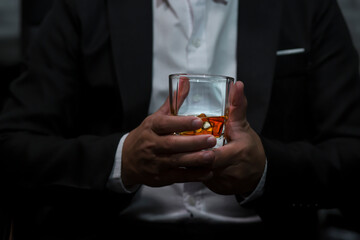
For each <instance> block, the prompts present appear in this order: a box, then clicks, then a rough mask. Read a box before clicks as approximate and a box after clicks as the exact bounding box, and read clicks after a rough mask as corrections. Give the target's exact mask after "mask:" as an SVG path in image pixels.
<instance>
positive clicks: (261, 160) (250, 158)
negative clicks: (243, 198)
mask: <svg viewBox="0 0 360 240" xmlns="http://www.w3.org/2000/svg"><path fill="white" fill-rule="evenodd" d="M246 107H247V100H246V97H245V94H244V85H243V83H242V82H236V84H235V85H233V86H232V88H231V90H230V109H229V119H228V121H227V123H226V128H225V131H226V132H225V136H226V139H227V141H228V144H227V145H225V146H223V147H220V148H217V149H214V152H215V161H214V164H213V177H212V178H211V179H209V180H206V181H204V184H205V185H206V186H207V187H208V188H209V189H210V190H212V191H214V192H216V193H219V194H241V195H246V194H248V193H251V192H252V191H253V190H254V189H255V188H256V186H257V184H258V183H259V181H260V179H261V176H262V174H263V172H264V168H265V162H266V156H265V152H264V148H263V146H262V143H261V140H260V138H259V136H258V135H257V134H256V133H255V131H254V130H253V129H252V128H251V127H250V125H249V123H248V121H247V120H246Z"/></svg>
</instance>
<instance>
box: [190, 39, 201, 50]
mask: <svg viewBox="0 0 360 240" xmlns="http://www.w3.org/2000/svg"><path fill="white" fill-rule="evenodd" d="M192 44H193V46H194V47H196V48H199V47H200V46H201V40H200V39H198V38H196V39H194V40H193V41H192Z"/></svg>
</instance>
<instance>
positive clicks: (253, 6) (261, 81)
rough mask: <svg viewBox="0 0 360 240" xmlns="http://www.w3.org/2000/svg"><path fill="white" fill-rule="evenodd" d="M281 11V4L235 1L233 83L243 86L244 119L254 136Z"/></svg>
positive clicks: (264, 99)
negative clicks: (234, 81)
mask: <svg viewBox="0 0 360 240" xmlns="http://www.w3.org/2000/svg"><path fill="white" fill-rule="evenodd" d="M281 10H282V4H281V0H240V1H239V15H238V21H239V25H238V48H237V59H238V62H237V66H238V67H237V79H238V80H240V81H243V82H244V85H245V94H246V97H247V100H248V109H247V119H248V121H249V123H250V124H251V126H252V128H254V129H255V131H258V132H260V131H261V129H262V127H263V124H264V120H265V117H266V113H267V109H268V104H269V101H270V95H271V86H272V81H273V75H274V68H275V61H276V50H277V46H278V35H279V29H280V21H281Z"/></svg>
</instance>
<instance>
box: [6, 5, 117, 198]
mask: <svg viewBox="0 0 360 240" xmlns="http://www.w3.org/2000/svg"><path fill="white" fill-rule="evenodd" d="M54 2H55V6H54V7H53V9H52V11H51V13H50V14H49V16H48V17H47V18H46V20H45V22H44V24H43V26H42V28H41V30H40V32H39V34H38V36H37V39H36V41H33V44H32V46H31V47H30V51H29V54H28V59H27V60H28V61H27V63H28V64H27V66H28V69H27V71H26V73H24V74H23V75H22V76H21V77H20V78H18V79H17V80H15V81H14V82H13V83H12V85H11V97H10V99H9V100H8V101H7V103H6V106H5V108H4V110H3V112H2V114H1V117H0V158H1V176H2V178H4V181H5V182H7V184H10V185H11V186H16V187H20V188H25V189H41V188H43V187H47V188H49V187H50V188H52V187H65V188H66V187H70V188H72V189H85V190H88V189H91V190H100V191H101V190H104V189H105V187H106V183H107V181H108V178H109V175H110V173H111V169H112V166H113V163H114V159H115V152H116V149H117V145H118V143H119V140H120V138H121V136H122V134H120V133H113V134H107V135H103V136H97V135H90V134H89V135H86V134H81V135H77V134H74V133H76V132H77V131H76V126H78V124H79V123H78V122H77V121H78V120H77V118H76V116H77V114H78V113H79V108H81V104H80V100H83V98H84V97H85V95H86V94H85V93H84V90H83V88H82V84H83V81H84V79H83V78H82V74H81V40H82V39H81V30H80V21H79V19H78V17H77V13H76V8H75V7H74V6H72V5H73V4H75V2H76V1H54ZM80 124H81V123H80ZM5 179H6V180H5ZM4 181H2V182H4Z"/></svg>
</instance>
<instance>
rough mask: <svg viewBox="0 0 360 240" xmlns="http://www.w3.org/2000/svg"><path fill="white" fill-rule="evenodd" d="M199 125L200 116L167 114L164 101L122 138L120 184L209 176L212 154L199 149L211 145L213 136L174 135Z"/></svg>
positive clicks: (159, 183)
mask: <svg viewBox="0 0 360 240" xmlns="http://www.w3.org/2000/svg"><path fill="white" fill-rule="evenodd" d="M201 126H202V121H201V119H200V118H197V117H190V116H189V117H180V116H171V115H169V101H168V100H167V101H166V102H165V103H164V105H163V106H162V107H161V108H160V109H159V110H158V111H157V112H156V113H154V114H153V115H151V116H149V117H147V118H146V119H145V120H144V121H143V122H142V123H141V125H140V126H139V127H137V128H136V129H134V130H133V131H131V132H130V133H129V135H128V136H127V137H126V140H125V142H124V146H123V153H122V173H121V174H122V181H123V183H124V185H125V186H131V185H134V184H145V185H148V186H152V187H159V186H165V185H169V184H172V183H177V182H194V181H196V182H199V181H204V180H206V179H207V178H209V177H210V176H211V175H212V172H211V165H212V164H213V160H214V158H215V154H214V152H212V151H211V150H207V151H202V150H204V149H209V148H211V147H213V146H214V145H215V144H216V139H215V138H214V137H213V136H211V135H200V136H192V137H188V136H179V135H174V132H182V131H189V130H196V129H199V128H200V127H201Z"/></svg>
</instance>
